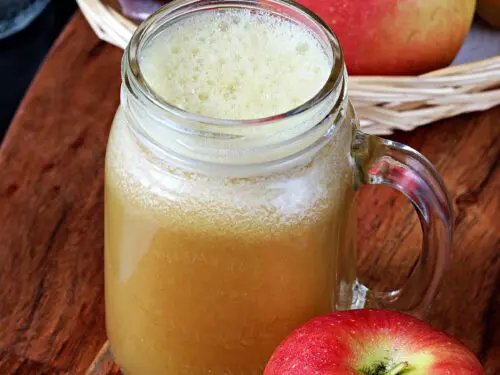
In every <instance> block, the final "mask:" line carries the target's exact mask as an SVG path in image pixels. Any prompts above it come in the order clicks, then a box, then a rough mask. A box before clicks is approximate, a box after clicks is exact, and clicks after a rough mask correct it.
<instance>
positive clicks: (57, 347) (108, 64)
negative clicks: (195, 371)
mask: <svg viewBox="0 0 500 375" xmlns="http://www.w3.org/2000/svg"><path fill="white" fill-rule="evenodd" d="M120 56H121V51H119V50H116V49H114V48H111V47H109V46H106V45H104V44H103V43H101V42H99V41H98V40H97V39H96V38H95V37H94V36H93V35H92V33H91V32H90V30H89V29H88V28H87V25H86V23H85V21H84V20H83V18H82V16H81V15H80V14H78V15H76V17H75V18H74V19H73V20H72V22H71V23H70V24H69V26H68V27H67V29H66V30H65V31H64V34H63V35H62V36H61V37H60V39H59V40H58V41H57V43H56V44H55V45H54V47H53V48H52V51H51V52H50V55H49V57H48V59H47V61H46V63H45V64H44V66H43V67H42V69H41V71H40V72H39V74H38V76H37V77H36V79H35V81H34V82H33V84H32V86H31V88H30V90H29V92H28V94H27V96H26V97H25V99H24V101H23V103H22V105H21V107H20V109H19V112H18V113H17V115H16V117H15V119H14V120H13V123H12V126H11V127H10V129H9V132H8V133H7V135H6V138H5V140H4V143H3V145H2V148H1V153H0V170H1V171H2V177H1V178H0V223H2V231H0V284H1V285H2V288H1V290H0V300H1V301H2V303H1V305H0V329H1V334H0V350H4V351H6V352H8V353H10V354H11V355H14V356H16V357H19V358H21V359H26V360H28V361H33V362H40V363H48V364H50V365H51V366H52V367H53V368H55V369H57V370H61V371H69V372H71V373H72V374H75V373H84V372H85V370H86V369H87V368H88V366H89V364H90V363H91V362H92V360H93V358H94V357H95V355H96V353H97V352H98V350H99V349H100V347H101V346H102V344H103V342H104V341H105V331H104V305H103V278H102V262H103V256H102V253H103V226H102V216H103V214H102V210H103V207H102V206H103V160H104V153H105V145H106V140H107V136H108V130H109V126H110V123H111V120H112V118H113V113H114V111H115V109H116V106H117V104H118V99H119V87H120V71H119V66H120ZM1 373H2V374H6V373H9V372H1Z"/></svg>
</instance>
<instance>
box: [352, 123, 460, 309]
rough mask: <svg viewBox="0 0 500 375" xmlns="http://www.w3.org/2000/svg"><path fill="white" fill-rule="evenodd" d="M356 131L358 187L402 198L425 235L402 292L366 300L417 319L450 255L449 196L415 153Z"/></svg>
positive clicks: (373, 295) (354, 148) (428, 165)
mask: <svg viewBox="0 0 500 375" xmlns="http://www.w3.org/2000/svg"><path fill="white" fill-rule="evenodd" d="M354 132H355V133H354V139H353V144H352V156H353V159H354V168H355V169H356V170H355V184H356V186H357V187H359V186H362V185H378V184H382V185H388V186H391V187H393V188H394V189H396V190H398V191H400V192H401V193H403V194H404V195H405V196H406V197H407V198H408V199H409V200H410V202H411V203H412V204H413V206H414V207H415V210H416V211H417V213H418V217H419V219H420V224H421V226H422V232H423V244H422V252H421V254H420V258H419V260H418V263H417V265H416V267H414V269H413V271H412V273H411V274H410V276H409V278H408V280H407V281H406V282H405V284H404V285H403V287H402V288H401V289H399V290H395V291H392V292H376V291H369V295H370V297H371V298H373V299H374V300H375V302H377V303H378V304H379V305H381V306H382V307H385V308H390V309H397V310H403V311H406V312H409V313H412V314H414V315H421V314H422V313H423V311H424V310H425V309H426V308H427V307H428V306H429V304H430V302H431V301H432V299H433V298H434V296H435V294H436V292H437V288H438V285H439V281H440V279H441V276H442V275H443V271H444V269H445V266H446V264H447V261H448V258H449V255H450V252H451V244H452V233H453V212H452V206H451V201H450V197H449V194H448V192H447V190H446V187H445V186H444V183H443V180H442V179H441V177H440V175H439V174H438V172H437V171H436V170H435V169H434V167H433V166H432V164H431V163H430V162H429V161H428V160H427V159H426V158H425V157H424V156H423V155H421V154H420V153H418V152H417V151H415V150H413V149H412V148H410V147H408V146H405V145H402V144H400V143H397V142H392V141H389V140H385V139H382V138H379V137H376V136H373V135H368V134H364V133H362V132H361V131H359V130H357V129H356V130H355V131H354ZM363 289H365V287H363Z"/></svg>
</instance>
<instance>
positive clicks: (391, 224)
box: [0, 14, 500, 375]
mask: <svg viewBox="0 0 500 375" xmlns="http://www.w3.org/2000/svg"><path fill="white" fill-rule="evenodd" d="M120 57H121V51H119V50H118V49H115V48H113V47H111V46H108V45H104V44H102V43H101V42H99V41H98V40H97V38H96V37H95V36H94V35H93V33H92V31H91V30H90V29H89V28H88V26H87V25H86V23H85V21H84V20H83V18H82V17H81V15H80V14H77V15H76V16H75V17H74V19H73V20H72V21H71V23H70V24H69V25H68V27H67V28H66V30H65V31H64V33H63V35H62V36H61V37H60V38H59V40H58V42H57V43H56V44H55V45H54V47H53V49H52V51H51V53H50V55H49V57H48V59H47V61H46V63H45V64H44V66H43V67H42V69H41V71H40V72H39V74H38V75H37V78H36V79H35V81H34V82H33V84H32V87H31V88H30V90H29V92H28V94H27V96H26V98H25V99H24V101H23V103H22V105H21V107H20V109H19V111H18V113H17V115H16V117H15V119H14V121H13V123H12V126H11V127H10V129H9V132H8V133H7V135H6V138H5V140H4V143H3V144H2V146H1V149H0V170H1V171H2V175H1V176H2V177H0V223H1V224H2V230H1V231H0V283H1V285H2V288H0V300H1V301H2V303H1V304H0V374H7V375H8V374H85V373H86V371H87V369H88V368H89V366H91V364H92V363H93V361H94V360H95V358H96V356H97V354H98V353H99V351H100V350H101V348H102V346H103V344H104V343H105V331H104V305H103V275H102V261H103V259H102V251H103V219H102V217H103V215H102V209H103V207H102V205H103V160H104V153H105V145H106V140H107V135H108V131H109V126H110V124H111V121H112V118H113V115H114V112H115V109H116V106H117V105H118V99H119V86H120V76H119V73H120V72H119V69H120ZM499 118H500V108H494V109H492V110H490V111H487V112H483V113H477V114H470V115H465V116H461V117H458V118H454V119H450V120H447V121H443V122H440V123H437V124H433V125H431V126H428V127H424V128H420V129H418V130H416V131H414V132H411V133H405V134H402V133H400V134H397V135H396V136H395V137H394V139H396V140H399V141H401V142H404V143H406V144H409V145H411V146H413V147H414V148H417V149H418V150H420V151H422V152H423V153H424V154H425V155H426V156H428V158H429V159H430V160H431V161H432V162H433V163H434V164H435V165H436V166H437V167H438V169H439V170H440V171H441V173H442V174H443V176H444V179H445V181H446V183H447V185H448V187H449V189H450V192H451V194H452V198H453V202H454V205H455V210H456V214H457V218H456V238H455V244H454V251H453V256H452V259H451V262H450V266H449V268H448V270H447V273H446V276H445V278H444V281H443V284H442V287H441V290H440V293H439V295H438V297H437V299H436V301H435V303H434V305H433V306H432V308H431V309H430V311H429V314H428V317H427V318H428V320H429V321H430V322H431V323H432V324H434V325H435V326H437V327H439V328H441V329H444V330H446V331H447V332H449V333H450V334H452V335H454V336H455V337H457V338H459V339H460V340H462V341H463V342H465V343H466V344H467V345H468V346H469V347H470V348H471V349H472V350H474V351H475V352H476V353H477V354H478V356H479V357H480V359H481V360H482V362H483V363H484V365H485V368H486V372H487V374H488V375H497V374H500V296H499V291H500V286H499V282H500V279H499V277H500V231H499V230H498V219H499V214H500V194H499V191H500V171H499V156H500V126H498V119H499ZM358 206H359V209H358V216H359V248H360V255H359V270H360V274H361V278H362V280H363V281H364V282H366V283H367V284H368V285H370V286H371V287H374V288H383V289H388V288H392V287H396V286H398V285H400V284H401V283H402V282H403V280H404V278H405V276H406V274H407V273H408V271H409V270H410V269H411V267H412V266H413V264H414V262H415V259H416V258H417V256H418V252H419V246H420V245H419V244H420V239H421V238H420V237H421V233H420V229H419V225H418V220H417V217H416V215H415V214H414V213H413V212H412V209H411V207H410V205H409V204H408V203H407V202H406V201H405V199H404V198H403V197H401V196H400V195H399V194H397V193H395V192H393V191H391V190H389V189H387V188H383V187H369V188H363V189H362V190H361V191H360V193H359V196H358ZM103 353H104V354H103V355H101V356H100V357H99V359H98V360H97V361H98V362H96V363H94V364H98V366H97V367H98V370H99V371H97V372H95V371H94V373H100V374H118V373H119V372H118V369H117V367H116V366H115V365H114V364H113V363H112V359H111V356H110V355H109V352H107V351H106V350H104V351H103Z"/></svg>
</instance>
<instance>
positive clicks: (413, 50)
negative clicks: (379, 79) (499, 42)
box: [297, 0, 494, 75]
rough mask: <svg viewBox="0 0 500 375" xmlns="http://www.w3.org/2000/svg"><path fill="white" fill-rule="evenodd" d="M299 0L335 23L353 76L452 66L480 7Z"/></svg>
mask: <svg viewBox="0 0 500 375" xmlns="http://www.w3.org/2000/svg"><path fill="white" fill-rule="evenodd" d="M297 1H298V2H299V3H301V4H303V5H305V6H306V7H307V8H309V9H311V10H312V11H313V12H315V13H316V14H318V15H319V16H320V17H321V18H323V20H324V21H325V22H326V23H327V24H328V25H329V26H331V28H332V29H333V31H334V32H335V33H336V34H337V36H338V38H339V40H340V44H341V45H342V49H343V50H344V55H345V60H346V64H347V70H348V72H349V74H356V75H416V74H420V73H425V72H428V71H431V70H435V69H438V68H442V67H445V66H447V65H449V64H450V63H451V62H452V61H453V59H454V58H455V56H456V55H457V53H458V50H459V49H460V47H461V45H462V43H463V42H464V40H465V37H466V35H467V33H468V31H469V28H470V25H471V23H472V18H473V15H474V9H475V5H476V0H324V1H323V0H297ZM490 1H494V0H490Z"/></svg>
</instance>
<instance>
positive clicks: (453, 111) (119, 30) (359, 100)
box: [77, 0, 500, 135]
mask: <svg viewBox="0 0 500 375" xmlns="http://www.w3.org/2000/svg"><path fill="white" fill-rule="evenodd" d="M77 2H78V5H79V6H80V8H81V10H82V12H83V14H84V15H85V17H86V19H87V21H88V22H89V24H90V26H91V27H92V29H93V30H94V32H95V33H96V34H97V36H98V37H99V38H100V39H102V40H104V41H106V42H108V43H110V44H113V45H115V46H117V47H119V48H122V49H124V48H125V47H126V46H127V44H128V41H129V40H130V38H131V37H132V34H133V33H134V30H135V29H136V27H137V26H136V24H135V23H133V22H132V21H130V20H129V19H127V18H125V17H124V16H123V15H121V13H120V12H118V11H117V10H116V9H115V8H114V7H112V6H110V5H108V4H107V3H103V2H102V1H100V0H77ZM349 97H350V99H351V101H352V102H353V104H354V106H355V108H356V111H357V113H358V115H359V117H360V119H361V127H362V128H363V130H364V131H366V132H367V133H371V134H379V135H388V134H391V133H393V131H394V130H406V131H409V130H413V129H415V128H416V127H419V126H422V125H426V124H429V123H431V122H433V121H437V120H440V119H443V118H447V117H452V116H455V115H458V114H461V113H466V112H473V111H482V110H486V109H488V108H491V107H494V106H496V105H499V104H500V56H497V57H493V58H490V59H486V60H481V61H477V62H474V63H470V64H463V65H457V66H451V67H448V68H445V69H441V70H437V71H434V72H431V73H427V74H424V75H421V76H415V77H413V76H408V77H361V76H351V77H350V78H349Z"/></svg>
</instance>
